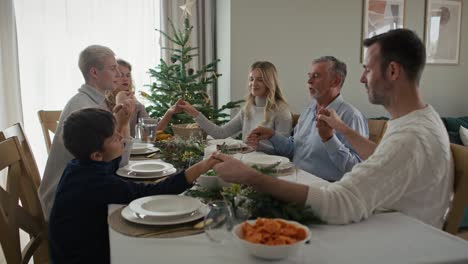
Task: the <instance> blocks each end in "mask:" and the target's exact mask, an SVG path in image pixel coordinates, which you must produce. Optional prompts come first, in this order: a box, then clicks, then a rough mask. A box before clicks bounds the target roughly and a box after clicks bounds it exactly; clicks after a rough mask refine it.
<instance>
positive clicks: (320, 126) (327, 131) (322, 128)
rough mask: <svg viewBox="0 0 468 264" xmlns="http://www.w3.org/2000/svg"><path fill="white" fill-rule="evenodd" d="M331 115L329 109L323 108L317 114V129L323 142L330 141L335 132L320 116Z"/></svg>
mask: <svg viewBox="0 0 468 264" xmlns="http://www.w3.org/2000/svg"><path fill="white" fill-rule="evenodd" d="M326 115H330V111H329V110H328V109H325V108H322V109H320V110H319V111H318V113H317V122H316V127H317V130H318V133H319V136H320V138H321V139H322V142H326V141H328V140H329V139H330V138H331V137H333V133H334V130H333V128H332V127H331V126H329V125H328V124H327V122H325V121H323V120H321V119H319V117H320V116H326Z"/></svg>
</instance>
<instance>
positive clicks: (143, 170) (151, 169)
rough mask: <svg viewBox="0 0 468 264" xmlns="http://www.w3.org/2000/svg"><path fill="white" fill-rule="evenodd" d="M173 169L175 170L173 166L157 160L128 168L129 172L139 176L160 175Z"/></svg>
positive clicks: (134, 164) (140, 162)
mask: <svg viewBox="0 0 468 264" xmlns="http://www.w3.org/2000/svg"><path fill="white" fill-rule="evenodd" d="M171 168H174V166H172V164H169V163H166V162H163V161H157V160H146V161H137V162H133V163H131V164H129V165H128V167H127V169H128V170H129V171H132V172H135V173H136V175H139V176H144V175H159V174H163V173H164V172H165V171H167V170H169V169H171Z"/></svg>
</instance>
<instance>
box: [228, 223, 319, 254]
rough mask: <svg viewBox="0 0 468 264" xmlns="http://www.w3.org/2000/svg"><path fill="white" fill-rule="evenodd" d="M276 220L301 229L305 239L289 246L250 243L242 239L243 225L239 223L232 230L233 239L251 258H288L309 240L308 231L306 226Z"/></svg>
mask: <svg viewBox="0 0 468 264" xmlns="http://www.w3.org/2000/svg"><path fill="white" fill-rule="evenodd" d="M278 220H282V221H284V222H287V223H290V224H293V225H295V226H297V227H299V228H303V229H304V230H305V231H306V238H305V239H303V240H301V241H298V242H296V243H294V244H291V245H276V246H269V245H263V244H256V243H251V242H249V241H247V240H244V239H243V233H242V224H243V223H241V224H238V225H236V226H234V229H233V230H232V233H233V236H234V239H235V240H237V241H238V242H239V243H240V244H241V245H242V248H244V249H245V250H247V251H248V252H249V253H250V254H252V255H253V256H256V257H259V258H263V259H284V258H287V257H289V256H293V255H295V254H296V253H297V252H298V251H299V249H300V248H301V246H302V244H304V243H305V242H306V241H307V240H309V239H310V230H309V228H308V227H307V226H304V225H301V224H299V223H298V222H295V221H288V220H284V219H278ZM255 221H256V220H248V221H247V222H249V223H250V224H254V223H255Z"/></svg>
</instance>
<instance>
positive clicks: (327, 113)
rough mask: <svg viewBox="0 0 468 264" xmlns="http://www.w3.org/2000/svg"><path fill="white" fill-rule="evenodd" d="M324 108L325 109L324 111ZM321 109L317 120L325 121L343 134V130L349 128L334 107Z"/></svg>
mask: <svg viewBox="0 0 468 264" xmlns="http://www.w3.org/2000/svg"><path fill="white" fill-rule="evenodd" d="M322 110H324V111H323V112H322ZM322 110H321V111H319V114H318V117H317V120H320V121H323V122H325V123H326V124H327V125H328V126H330V127H331V128H333V129H335V130H337V131H339V132H340V133H342V134H343V132H344V131H345V130H346V128H348V126H347V125H346V124H345V123H344V122H343V121H342V120H341V118H340V117H339V116H338V114H337V113H336V112H335V110H333V109H330V110H329V109H322Z"/></svg>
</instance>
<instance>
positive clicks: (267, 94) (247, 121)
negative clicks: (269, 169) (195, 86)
mask: <svg viewBox="0 0 468 264" xmlns="http://www.w3.org/2000/svg"><path fill="white" fill-rule="evenodd" d="M248 89H249V94H248V95H247V97H246V99H245V101H246V103H245V105H244V107H242V109H241V111H239V113H238V114H237V115H236V116H235V117H234V118H233V119H232V120H231V121H229V122H228V123H226V124H225V125H223V126H217V125H216V124H214V123H213V122H211V121H210V120H208V118H206V117H205V116H204V115H203V114H200V112H199V111H198V110H197V109H195V107H193V106H192V105H190V103H188V102H186V101H181V102H180V103H179V104H178V106H179V107H180V108H181V109H183V110H184V111H185V113H187V114H188V115H190V116H192V117H193V118H194V119H195V121H196V122H197V123H198V125H199V126H200V127H201V128H202V129H203V130H205V131H206V133H207V134H208V135H210V136H212V137H213V138H216V139H218V138H227V137H230V136H233V135H235V134H237V133H239V132H242V139H243V140H244V141H245V140H246V138H247V136H248V135H249V134H250V132H251V131H252V130H253V129H255V128H256V127H258V126H264V127H268V128H271V129H273V130H275V131H276V132H277V133H279V134H281V135H285V136H287V135H289V134H290V133H291V129H292V117H291V112H290V111H289V108H288V105H287V103H286V101H285V99H284V97H283V93H282V92H281V88H280V85H279V80H278V73H277V71H276V67H275V65H273V64H272V63H271V62H268V61H257V62H255V63H254V64H252V66H251V67H250V73H249V81H248Z"/></svg>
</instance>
